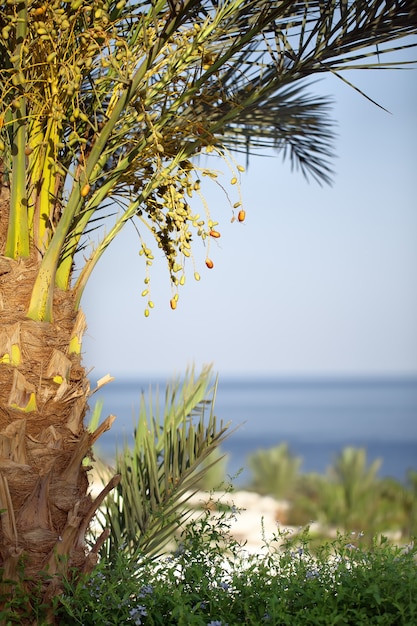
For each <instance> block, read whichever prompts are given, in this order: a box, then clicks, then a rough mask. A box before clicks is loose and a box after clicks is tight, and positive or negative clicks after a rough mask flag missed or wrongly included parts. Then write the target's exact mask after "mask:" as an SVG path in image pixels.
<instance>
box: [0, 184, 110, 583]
mask: <svg viewBox="0 0 417 626" xmlns="http://www.w3.org/2000/svg"><path fill="white" fill-rule="evenodd" d="M8 202H9V192H8V189H7V188H5V187H3V189H2V190H1V191H0V241H5V237H4V236H3V234H4V233H5V229H7V224H6V223H5V216H6V215H7V214H8ZM2 252H3V251H0V317H1V326H0V516H1V524H0V568H1V569H3V577H4V579H9V580H17V577H18V564H19V562H20V561H21V559H24V564H25V576H27V577H35V578H36V577H37V576H38V574H39V572H42V571H43V572H47V573H48V575H50V576H51V577H52V578H51V579H50V583H49V590H48V589H45V593H46V594H47V595H48V593H51V591H52V588H54V587H56V584H57V582H58V581H59V574H62V573H63V570H64V571H69V570H70V568H74V567H75V568H77V570H78V571H83V570H88V569H89V568H91V567H92V566H93V565H94V562H95V551H94V550H93V553H90V554H87V551H86V547H85V543H84V537H85V531H86V529H87V527H88V523H89V521H90V519H91V517H92V516H93V514H94V511H95V509H96V507H97V506H98V504H99V501H100V500H99V499H98V500H97V501H96V502H95V503H93V502H92V499H91V496H90V495H89V493H88V476H87V467H86V466H85V465H83V460H84V459H85V457H86V456H88V455H89V454H91V453H90V450H91V445H92V443H93V442H94V441H95V439H96V438H97V436H98V434H99V433H98V432H96V433H93V434H91V433H89V432H88V431H87V430H86V429H85V427H84V417H85V413H86V409H87V399H88V396H89V383H88V379H87V376H86V372H85V369H84V368H83V367H82V364H81V358H80V352H81V351H80V346H81V340H82V334H83V332H84V329H85V322H84V316H83V314H82V312H81V311H80V310H79V311H78V312H77V311H75V308H74V302H73V295H72V293H71V292H70V291H69V292H65V291H60V290H56V291H55V295H54V320H53V322H52V323H45V322H36V321H33V320H31V319H28V318H27V317H26V315H25V313H26V310H27V306H28V302H29V299H30V295H31V289H32V287H33V283H34V279H35V277H36V274H37V271H38V264H39V260H38V259H37V258H36V256H35V255H33V257H31V258H28V259H24V260H19V261H14V260H12V259H10V258H7V257H5V256H2V255H1V253H2ZM100 431H101V432H102V431H103V428H101V429H100ZM56 574H58V576H55V575H56ZM54 579H55V580H54ZM51 585H52V587H51ZM55 591H56V589H55ZM55 591H52V593H55Z"/></svg>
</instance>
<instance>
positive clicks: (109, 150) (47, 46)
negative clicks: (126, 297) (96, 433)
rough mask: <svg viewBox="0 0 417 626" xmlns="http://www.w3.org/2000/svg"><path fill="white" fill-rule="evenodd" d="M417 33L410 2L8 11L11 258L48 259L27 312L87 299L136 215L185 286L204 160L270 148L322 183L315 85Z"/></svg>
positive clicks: (1, 23) (373, 61)
mask: <svg viewBox="0 0 417 626" xmlns="http://www.w3.org/2000/svg"><path fill="white" fill-rule="evenodd" d="M18 33H19V37H18V36H17V35H18ZM416 34H417V2H416V0H398V1H392V0H370V1H367V2H364V1H363V0H357V1H348V0H331V1H330V2H322V1H321V0H299V1H296V2H294V1H289V0H280V1H278V0H224V1H223V2H216V1H214V0H200V1H197V0H183V1H182V2H173V1H171V0H169V1H168V0H154V1H152V2H145V1H142V0H128V1H127V2H126V3H123V2H119V1H117V2H116V0H109V1H108V2H106V3H104V2H99V3H95V4H94V8H93V7H92V5H91V3H90V4H89V3H87V1H86V0H74V1H73V2H71V3H67V2H62V3H61V2H58V0H53V1H52V0H51V2H44V3H43V4H42V6H41V7H39V6H38V3H37V2H36V1H35V0H33V1H31V0H28V2H27V3H21V4H19V5H14V4H6V5H2V7H1V8H0V58H1V59H2V60H3V62H2V64H1V66H0V120H1V124H0V126H1V128H0V140H1V143H0V147H2V148H3V157H2V159H3V169H4V170H5V171H6V172H7V174H8V176H9V179H10V184H11V189H12V199H13V201H12V211H13V213H12V215H14V216H15V219H12V220H11V221H12V222H13V229H12V230H11V231H10V234H9V236H8V241H7V248H6V249H7V251H8V252H7V253H8V254H9V255H10V256H19V255H23V256H24V255H25V254H27V249H26V248H27V242H28V241H29V242H32V244H33V246H34V247H35V249H37V250H39V252H40V254H41V255H42V271H40V272H39V279H38V281H37V283H36V284H35V286H34V291H33V297H32V301H31V305H30V308H29V314H30V316H31V317H34V318H35V319H48V315H49V314H50V313H49V311H48V306H49V305H48V303H49V302H50V300H51V298H50V293H49V292H50V289H51V284H54V283H56V284H57V285H58V286H59V287H60V288H61V289H67V288H69V287H71V286H73V287H75V293H76V297H77V302H79V300H80V298H81V294H82V292H83V289H84V287H85V285H86V283H87V281H88V278H89V276H90V275H91V272H92V269H93V267H94V266H95V264H96V263H97V262H98V260H99V258H100V257H101V255H102V254H103V252H104V250H105V249H106V248H107V246H108V245H109V243H110V242H111V241H112V239H113V238H114V237H116V236H117V235H118V233H119V232H120V230H121V229H122V228H123V227H124V225H125V224H126V223H127V222H129V220H135V221H137V222H138V228H139V229H140V236H141V238H142V237H144V235H143V233H146V232H149V234H150V236H151V237H153V238H154V239H155V240H156V245H157V246H158V247H159V248H160V249H161V250H162V251H163V253H164V254H165V256H166V258H167V261H168V268H169V272H170V276H171V281H172V283H173V285H174V287H175V288H176V287H177V285H178V284H179V278H178V275H177V273H178V271H183V270H178V269H177V270H176V269H175V268H183V266H184V263H185V261H186V259H187V258H188V256H189V255H190V247H191V244H190V242H191V240H192V238H193V236H194V237H198V238H201V239H203V241H204V240H205V239H206V238H207V237H208V236H209V232H210V226H209V223H210V222H212V221H213V220H212V218H211V216H210V214H209V213H206V215H205V217H204V218H201V219H200V218H196V215H195V214H194V213H193V211H192V209H191V208H190V204H189V202H188V200H187V196H190V197H192V196H193V193H194V188H195V184H196V181H198V180H199V178H200V172H199V168H198V161H197V157H198V156H199V155H200V154H202V153H206V152H210V151H211V152H212V151H216V152H217V153H218V154H220V155H222V154H224V150H225V149H234V150H236V151H237V152H242V151H243V152H245V153H246V154H247V155H250V154H252V153H253V152H254V151H257V150H260V151H262V150H265V149H266V148H270V147H272V148H274V149H276V150H278V151H279V152H281V154H282V155H283V156H284V158H290V160H291V162H292V164H293V166H294V167H295V168H298V169H300V170H301V172H302V173H303V174H304V175H305V176H310V177H313V178H314V179H316V180H318V181H323V182H329V181H330V179H331V165H330V162H331V159H332V156H333V154H332V147H331V140H332V137H333V130H334V129H333V123H332V120H331V119H330V116H329V107H330V105H331V101H330V100H329V99H326V98H319V97H314V96H312V95H309V94H308V91H307V85H308V82H307V81H306V79H308V78H310V77H313V76H315V75H321V74H323V73H325V72H333V73H336V74H338V75H341V73H342V72H344V71H345V70H349V69H358V68H360V69H364V68H374V67H376V66H377V67H379V68H381V69H382V68H385V69H388V68H390V67H392V61H391V60H390V57H388V59H389V60H388V62H387V63H384V62H383V59H384V58H385V57H386V54H387V53H388V52H389V51H401V50H404V49H406V48H409V47H410V46H414V45H415V39H412V40H411V42H410V37H414V38H415V35H416ZM406 61H407V59H402V58H400V60H399V62H398V64H396V65H398V66H399V65H401V64H402V63H403V62H406ZM184 164H186V165H184ZM22 172H23V173H22ZM25 184H26V188H25ZM109 200H114V201H117V202H118V204H119V205H120V206H122V211H121V213H119V214H118V216H116V217H115V220H114V224H113V227H111V228H110V230H109V231H108V232H107V233H106V234H104V235H103V237H102V239H101V240H99V243H98V245H97V247H96V249H95V250H94V251H93V253H92V254H91V257H90V258H89V259H87V260H86V262H85V265H84V267H83V268H82V271H81V273H80V274H79V276H78V278H77V280H76V282H75V285H72V283H71V279H72V272H73V263H72V261H73V258H74V255H75V253H76V251H77V250H78V249H79V247H80V246H82V245H83V243H82V239H83V237H86V235H87V233H88V232H89V230H90V229H89V223H90V221H92V220H96V219H97V217H98V218H99V219H100V217H101V216H100V214H97V212H98V211H99V209H100V208H101V206H102V205H103V204H104V203H106V202H109ZM23 207H27V208H26V209H25V210H23ZM25 211H26V219H25ZM102 216H103V217H104V213H103V214H102ZM87 236H88V235H87ZM22 242H23V243H22ZM141 246H142V248H143V254H144V257H145V260H146V265H147V268H149V266H151V265H152V259H153V253H152V251H151V249H150V248H149V246H148V244H147V243H146V242H145V239H144V238H143V239H142V241H141Z"/></svg>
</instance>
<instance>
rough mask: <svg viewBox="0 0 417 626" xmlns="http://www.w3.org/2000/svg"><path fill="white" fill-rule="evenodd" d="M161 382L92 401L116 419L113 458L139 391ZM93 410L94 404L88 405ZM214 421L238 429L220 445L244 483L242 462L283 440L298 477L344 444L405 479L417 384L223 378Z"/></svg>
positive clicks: (415, 434) (416, 448) (103, 451)
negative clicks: (296, 461)
mask: <svg viewBox="0 0 417 626" xmlns="http://www.w3.org/2000/svg"><path fill="white" fill-rule="evenodd" d="M150 384H152V387H153V388H155V387H156V385H157V384H158V385H159V388H160V391H161V392H162V391H164V388H165V381H146V380H117V381H114V382H113V383H111V384H109V385H106V386H105V387H104V388H103V389H102V390H100V391H99V392H98V393H97V394H96V395H95V396H93V398H95V399H102V400H103V402H104V406H103V412H102V417H105V416H106V415H108V414H109V413H112V414H114V415H116V416H117V419H116V421H115V422H114V424H113V427H112V429H111V431H109V432H107V433H105V434H104V435H103V436H102V437H101V439H100V442H99V446H98V450H99V453H100V455H101V456H103V457H105V458H107V459H111V458H113V457H114V455H115V451H116V447H118V448H121V447H122V446H123V443H124V441H125V440H129V437H130V436H131V433H132V431H133V427H134V424H135V420H136V417H137V415H138V410H139V403H140V397H141V393H142V392H144V393H145V395H147V393H148V391H149V386H150ZM91 404H93V402H91ZM214 412H215V415H216V416H217V417H218V419H221V420H223V421H224V422H231V429H233V428H236V427H238V428H237V430H236V431H235V432H233V433H232V434H231V435H230V437H229V438H228V439H227V440H226V441H225V442H224V444H223V445H222V451H223V452H224V453H226V454H227V455H228V465H227V472H228V474H229V475H231V476H235V475H236V474H237V473H238V471H239V470H241V469H242V470H243V471H242V472H241V473H240V474H239V476H238V477H237V478H236V479H235V480H234V484H235V485H236V486H243V485H247V484H248V482H249V481H250V474H249V471H248V470H247V467H246V466H247V456H248V455H249V454H250V453H252V452H255V451H256V450H259V449H267V448H270V447H272V446H275V445H278V444H279V443H281V442H283V441H285V442H287V443H288V445H289V447H290V450H291V451H292V452H293V453H294V454H296V455H297V456H301V457H302V459H303V464H302V467H301V471H303V472H313V471H314V472H319V473H324V472H325V471H326V468H327V467H328V466H329V465H330V464H331V462H332V460H333V459H334V457H335V456H336V455H337V454H338V453H339V452H340V451H341V450H342V449H343V447H345V446H348V445H349V446H355V447H364V448H365V449H366V451H367V458H368V460H369V462H371V461H373V460H374V459H376V458H381V459H382V461H383V462H382V466H381V469H380V472H379V473H380V475H381V476H392V477H393V478H396V479H398V480H401V481H404V480H405V479H406V474H407V471H408V470H409V469H417V379H411V378H384V379H380V378H378V379H377V378H375V379H366V378H365V379H282V378H277V379H252V380H251V379H240V380H238V379H228V378H225V379H221V378H220V380H219V383H218V389H217V395H216V403H215V411H214Z"/></svg>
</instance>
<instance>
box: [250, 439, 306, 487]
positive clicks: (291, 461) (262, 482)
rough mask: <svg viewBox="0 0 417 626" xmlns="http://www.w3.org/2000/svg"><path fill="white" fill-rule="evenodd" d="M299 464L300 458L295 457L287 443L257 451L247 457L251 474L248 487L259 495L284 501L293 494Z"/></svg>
mask: <svg viewBox="0 0 417 626" xmlns="http://www.w3.org/2000/svg"><path fill="white" fill-rule="evenodd" d="M301 463H302V459H301V457H295V456H294V455H293V454H292V453H291V451H290V450H289V448H288V444H287V443H281V444H279V445H278V446H275V447H274V448H269V449H268V450H258V451H257V452H254V453H252V454H250V455H249V457H248V468H249V469H250V470H251V472H252V483H251V485H250V487H251V488H252V489H253V490H254V491H257V492H258V493H260V494H263V495H270V496H274V497H275V498H277V499H285V498H287V497H288V496H290V495H291V494H292V493H293V492H294V488H295V484H296V480H297V478H298V473H299V470H300V467H301Z"/></svg>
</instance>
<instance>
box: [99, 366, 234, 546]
mask: <svg viewBox="0 0 417 626" xmlns="http://www.w3.org/2000/svg"><path fill="white" fill-rule="evenodd" d="M215 389H216V383H215V384H214V386H212V384H211V370H210V368H205V369H203V371H202V373H201V374H200V375H199V376H198V377H195V375H194V371H193V370H191V371H190V372H188V373H187V375H186V376H185V378H184V381H183V382H182V384H180V382H179V381H176V382H174V383H171V384H169V385H167V387H166V392H165V405H164V407H163V408H162V409H160V407H159V404H158V402H157V401H156V400H155V401H154V402H153V401H152V396H151V395H150V398H149V402H148V403H147V402H146V401H145V398H144V397H143V400H142V404H141V408H140V414H139V419H138V422H137V426H136V429H135V440H134V446H133V448H129V447H128V446H126V447H125V448H124V450H123V452H122V453H121V454H119V455H118V456H117V462H116V473H117V474H120V475H121V481H120V483H119V485H118V486H117V487H116V489H115V492H114V493H113V494H111V495H109V496H108V498H107V500H106V503H105V508H104V519H103V527H106V526H108V527H110V529H111V534H110V538H109V542H108V544H107V545H106V547H105V548H106V550H108V551H109V552H115V551H117V550H120V549H123V546H124V548H125V549H126V550H128V551H129V552H130V553H131V554H138V553H141V554H146V555H147V556H152V555H154V554H157V553H160V552H161V550H162V549H163V548H164V545H165V544H166V543H167V541H168V540H169V539H170V538H172V536H173V532H174V531H175V529H176V528H178V527H179V525H180V524H181V523H183V522H184V521H185V519H186V518H187V515H189V512H187V510H186V508H185V507H184V503H185V502H186V501H187V499H188V498H189V497H191V495H192V494H193V492H195V491H196V489H198V486H199V485H200V484H201V481H202V480H203V478H204V476H205V474H206V473H207V472H208V471H209V470H210V468H211V467H212V466H213V465H214V464H216V463H218V462H219V461H220V460H221V458H222V457H220V456H218V455H217V456H215V457H213V458H212V457H211V454H212V453H213V452H214V451H215V450H217V449H218V446H219V445H220V444H221V442H222V441H224V439H225V437H226V430H227V426H224V425H223V423H220V424H218V423H217V420H216V418H215V416H214V398H215ZM207 412H208V413H209V414H208V415H207Z"/></svg>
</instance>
